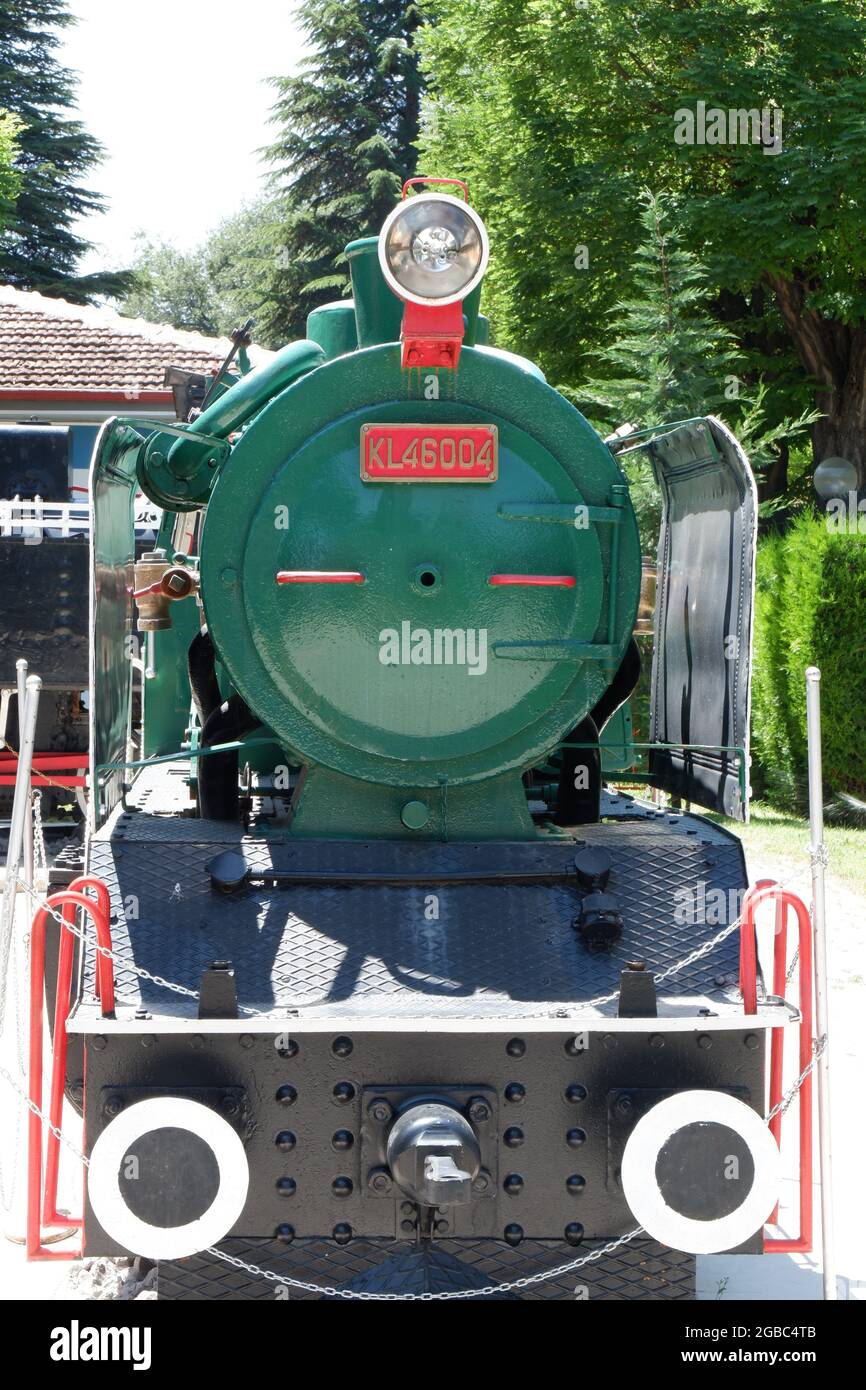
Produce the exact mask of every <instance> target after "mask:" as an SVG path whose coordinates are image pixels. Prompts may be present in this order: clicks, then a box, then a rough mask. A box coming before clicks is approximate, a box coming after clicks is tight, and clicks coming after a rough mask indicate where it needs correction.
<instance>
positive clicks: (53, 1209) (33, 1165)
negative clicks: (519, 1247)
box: [27, 878, 114, 1260]
mask: <svg viewBox="0 0 866 1390" xmlns="http://www.w3.org/2000/svg"><path fill="white" fill-rule="evenodd" d="M85 888H92V889H93V890H94V891H95V893H96V900H95V901H94V899H93V898H91V897H88V896H87V894H86V893H85V892H84V891H77V890H79V889H80V890H83V889H85ZM51 908H59V909H60V913H61V916H62V918H63V925H62V926H61V929H60V950H59V954H58V960H57V992H56V997H55V1007H54V1030H55V1031H54V1050H53V1057H52V1069H51V1093H50V1098H49V1112H48V1113H49V1120H50V1123H51V1124H52V1125H54V1126H55V1127H56V1128H57V1129H59V1128H60V1121H61V1119H62V1115H63V1089H64V1082H65V1072H66V1046H67V1038H66V1020H67V1017H68V1015H69V1009H70V1003H71V1000H70V995H71V988H72V964H73V956H74V950H75V938H74V936H73V934H72V932H71V930H70V927H71V925H72V922H73V920H74V917H75V911H76V909H77V908H81V910H82V911H83V912H86V913H87V914H88V915H89V916H90V918H91V919H92V921H93V925H94V927H95V929H96V938H97V942H98V944H99V946H101V947H104V948H106V949H108V950H111V927H110V923H109V896H108V889H107V888H106V887H105V885H104V884H103V883H102V882H101V880H99V879H96V878H78V879H76V880H75V881H74V882H73V883H72V884H71V885H70V886H69V888H65V889H64V890H63V891H62V892H59V893H53V894H52V895H51V897H49V898H48V899H47V900H46V903H45V904H44V905H43V906H41V907H39V908H37V910H36V913H35V915H34V918H33V925H32V927H31V933H30V1054H29V1074H30V1076H29V1079H30V1087H29V1091H30V1104H31V1111H30V1115H29V1117H28V1130H27V1258H28V1259H30V1260H74V1259H78V1258H80V1256H81V1253H82V1252H81V1251H80V1250H49V1249H46V1247H45V1246H44V1245H43V1244H42V1224H43V1222H44V1223H45V1225H55V1224H57V1225H63V1226H80V1225H81V1224H82V1223H81V1219H80V1218H73V1219H69V1218H68V1217H66V1216H62V1215H61V1214H60V1213H58V1211H57V1180H58V1177H59V1164H60V1149H59V1145H60V1141H59V1139H58V1137H57V1135H55V1134H52V1133H51V1131H49V1141H48V1149H47V1165H46V1183H45V1193H44V1199H43V1191H42V1117H41V1115H39V1114H38V1113H37V1111H38V1110H41V1109H42V1079H43V1078H42V1062H43V1011H44V1010H43V993H44V989H45V929H46V926H47V923H48V921H49V918H50V916H51V913H50V909H51ZM96 981H97V990H98V993H99V997H100V1001H101V1004H102V1014H103V1017H106V1016H111V1015H113V1013H114V974H113V971H112V968H111V962H110V960H109V959H108V958H107V957H106V956H104V955H102V954H101V953H99V954H98V955H97V965H96ZM34 1106H35V1107H36V1109H35V1110H34V1109H33V1108H32V1107H34Z"/></svg>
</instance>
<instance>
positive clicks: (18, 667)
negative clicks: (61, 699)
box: [15, 656, 33, 888]
mask: <svg viewBox="0 0 866 1390" xmlns="http://www.w3.org/2000/svg"><path fill="white" fill-rule="evenodd" d="M15 675H16V677H17V682H18V743H19V746H20V744H21V730H22V728H23V725H24V707H25V705H26V703H27V662H26V661H25V660H24V657H23V656H22V657H21V658H20V659H19V660H18V661H16V662H15ZM28 803H29V805H28V813H27V815H25V817H24V882H25V883H26V884H27V886H28V888H32V887H33V800H32V789H31V793H30V795H28Z"/></svg>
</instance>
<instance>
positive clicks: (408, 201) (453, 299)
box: [379, 193, 490, 306]
mask: <svg viewBox="0 0 866 1390" xmlns="http://www.w3.org/2000/svg"><path fill="white" fill-rule="evenodd" d="M419 203H451V204H453V205H454V206H455V207H459V208H462V210H463V211H464V212H465V213H466V216H467V217H468V218H469V220H470V222H472V223H474V225H475V229H476V231H477V232H478V236H479V239H480V241H481V260H480V261H479V262H478V269H477V270H476V271H475V274H474V275H473V276H472V279H471V280H467V282H466V284H465V285H464V286H463V288H462V289H460V290H458V291H457V292H456V293H455V294H446V295H442V296H441V297H440V298H438V299H437V298H427V297H426V296H424V295H420V294H413V293H412V292H411V291H410V290H406V289H404V288H403V286H402V285H401V284H400V281H399V280H398V279H397V277H396V276H395V275H394V273H393V271H392V270H391V267H390V266H389V264H388V256H387V254H386V249H385V248H386V247H387V245H388V233H389V232H390V230H391V228H392V226H393V225H394V223H395V222H396V221H397V219H398V217H400V215H401V214H402V213H404V212H405V211H406V208H407V207H408V206H411V207H416V206H417V205H418V204H419ZM489 260H490V239H489V237H488V235H487V228H486V227H485V225H484V223H483V222H482V221H481V218H480V217H479V216H478V213H477V212H476V211H475V209H474V208H473V207H470V205H469V204H468V203H467V202H466V201H465V200H464V199H463V198H455V197H453V196H452V195H451V194H450V193H416V194H415V196H414V197H412V198H404V199H402V200H401V202H399V203H398V204H397V206H396V207H395V208H392V209H391V211H390V212H389V213H388V216H387V217H386V218H385V221H384V222H383V223H382V230H381V232H380V233H379V265H380V266H381V268H382V274H383V275H384V277H385V282H386V284H387V285H388V288H389V289H391V290H393V291H394V293H395V294H396V296H397V298H398V299H402V300H409V301H411V303H412V304H429V305H434V306H435V305H437V304H458V303H460V302H461V301H462V300H464V299H465V298H466V296H467V295H469V294H471V293H472V291H473V290H474V289H476V288H477V286H478V285H480V284H481V281H482V280H483V279H484V273H485V271H486V270H487V262H488V261H489Z"/></svg>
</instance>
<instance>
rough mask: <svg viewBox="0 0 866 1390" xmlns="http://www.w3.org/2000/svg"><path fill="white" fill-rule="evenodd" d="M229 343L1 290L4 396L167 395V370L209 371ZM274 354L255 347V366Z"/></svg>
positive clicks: (0, 377)
mask: <svg viewBox="0 0 866 1390" xmlns="http://www.w3.org/2000/svg"><path fill="white" fill-rule="evenodd" d="M230 346H231V343H230V341H229V339H228V338H206V337H204V335H203V334H201V333H187V332H184V331H182V330H180V329H177V328H171V327H169V326H168V325H165V324H155V323H146V322H145V320H144V319H128V318H123V317H122V316H121V315H120V314H118V313H116V312H115V311H114V310H113V309H103V308H91V307H88V306H81V305H79V304H69V303H67V302H66V300H64V299H49V298H46V297H45V296H44V295H41V294H35V293H31V292H29V291H25V290H16V289H13V288H12V287H11V286H9V285H0V390H2V391H4V392H9V391H12V390H16V391H17V390H20V391H21V392H22V393H23V394H26V393H27V391H28V390H29V391H88V392H90V391H92V392H94V393H96V394H98V393H99V392H101V391H102V392H117V391H123V392H125V393H127V394H128V395H129V396H130V398H131V399H134V397H135V395H136V394H137V393H139V392H142V391H162V390H163V389H164V387H163V373H164V370H165V368H166V367H167V366H169V365H172V366H175V367H184V368H186V369H187V370H189V371H196V372H209V371H211V370H212V369H213V368H214V367H218V366H219V364H220V363H221V362H222V361H223V359H224V358H225V355H226V353H227V352H228V350H229V348H230ZM271 356H272V353H270V352H268V351H267V350H266V349H263V348H255V347H253V348H251V349H250V358H251V360H252V361H253V362H254V363H258V362H260V361H264V360H266V359H267V358H269V357H271Z"/></svg>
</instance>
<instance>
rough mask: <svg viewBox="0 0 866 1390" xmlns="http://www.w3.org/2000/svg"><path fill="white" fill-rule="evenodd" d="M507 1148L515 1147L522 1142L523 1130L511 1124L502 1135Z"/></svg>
mask: <svg viewBox="0 0 866 1390" xmlns="http://www.w3.org/2000/svg"><path fill="white" fill-rule="evenodd" d="M502 1137H503V1139H504V1141H505V1143H506V1144H507V1146H508V1148H509V1149H517V1148H519V1147H520V1145H521V1144H522V1143H523V1130H522V1129H519V1128H518V1126H517V1125H511V1126H510V1128H509V1129H507V1130H506V1131H505V1133H504V1135H503V1136H502Z"/></svg>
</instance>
